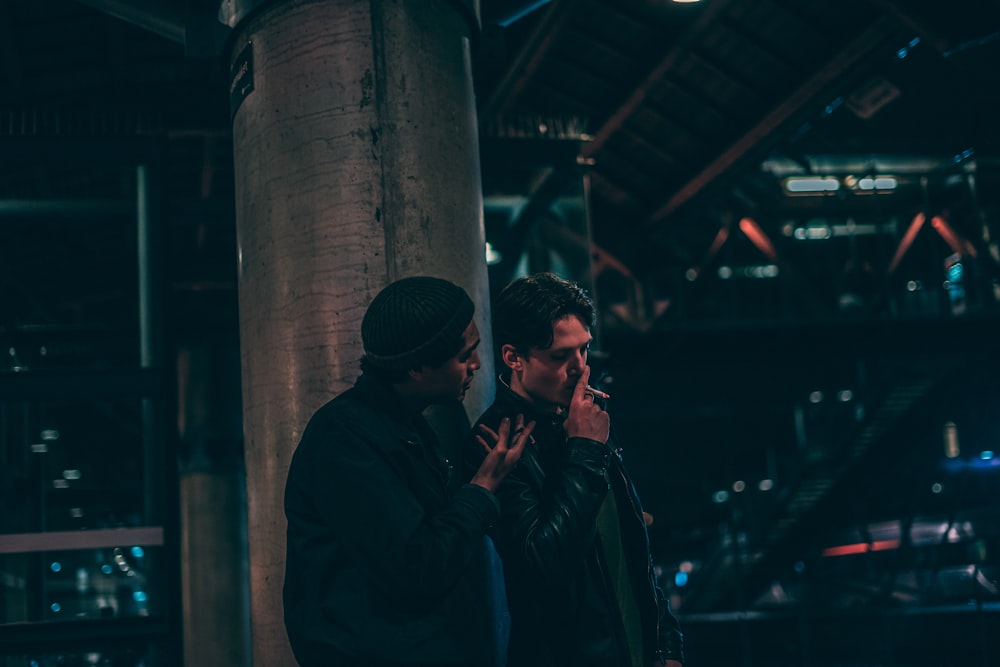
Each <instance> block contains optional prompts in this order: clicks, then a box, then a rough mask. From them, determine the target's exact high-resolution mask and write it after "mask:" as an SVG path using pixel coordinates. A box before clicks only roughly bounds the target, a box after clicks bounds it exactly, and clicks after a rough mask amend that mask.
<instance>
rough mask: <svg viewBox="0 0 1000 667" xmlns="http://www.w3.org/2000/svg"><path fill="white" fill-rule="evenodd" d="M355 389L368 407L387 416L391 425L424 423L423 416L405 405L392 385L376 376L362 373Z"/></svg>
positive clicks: (355, 383) (356, 381) (355, 384)
mask: <svg viewBox="0 0 1000 667" xmlns="http://www.w3.org/2000/svg"><path fill="white" fill-rule="evenodd" d="M354 387H355V389H356V390H357V391H358V393H359V394H360V395H361V399H362V400H363V401H364V402H365V403H366V404H367V405H369V406H371V407H372V409H373V410H375V411H376V412H381V413H383V414H385V415H386V417H387V419H388V421H389V422H391V423H394V424H409V425H411V426H416V425H418V424H420V423H422V422H423V421H424V419H423V415H422V414H420V413H419V412H416V411H415V410H412V409H410V408H408V407H407V406H406V404H405V403H403V399H402V398H401V397H400V395H399V394H398V393H396V390H395V389H393V388H392V385H391V384H389V383H388V382H385V381H384V380H381V379H379V378H377V377H375V376H374V375H369V374H367V373H362V374H361V375H360V376H358V379H357V380H355V382H354Z"/></svg>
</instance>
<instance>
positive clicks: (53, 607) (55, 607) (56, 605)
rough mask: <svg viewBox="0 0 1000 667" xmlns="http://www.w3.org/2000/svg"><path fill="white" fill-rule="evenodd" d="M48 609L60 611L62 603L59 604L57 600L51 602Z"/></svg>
mask: <svg viewBox="0 0 1000 667" xmlns="http://www.w3.org/2000/svg"><path fill="white" fill-rule="evenodd" d="M49 609H51V610H52V611H53V612H55V613H57V614H58V613H59V612H61V611H62V605H61V604H59V603H58V602H53V603H52V604H50V605H49Z"/></svg>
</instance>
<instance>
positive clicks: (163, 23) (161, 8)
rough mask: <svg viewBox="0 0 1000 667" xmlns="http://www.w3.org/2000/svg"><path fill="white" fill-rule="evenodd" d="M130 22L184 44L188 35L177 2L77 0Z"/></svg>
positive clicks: (182, 13) (183, 15) (183, 16)
mask: <svg viewBox="0 0 1000 667" xmlns="http://www.w3.org/2000/svg"><path fill="white" fill-rule="evenodd" d="M77 2H79V3H80V4H81V5H87V6H88V7H93V8H94V9H97V10H100V11H102V12H104V13H105V14H109V15H111V16H114V17H116V18H119V19H122V20H123V21H126V22H128V23H131V24H133V25H136V26H138V27H140V28H143V29H145V30H148V31H150V32H152V33H155V34H157V35H159V36H160V37H164V38H166V39H168V40H170V41H171V42H177V43H178V44H184V42H185V40H186V37H187V30H186V25H185V23H186V21H185V14H184V11H183V10H179V9H178V7H177V3H171V2H143V3H141V6H137V5H138V4H139V3H136V2H128V0H77Z"/></svg>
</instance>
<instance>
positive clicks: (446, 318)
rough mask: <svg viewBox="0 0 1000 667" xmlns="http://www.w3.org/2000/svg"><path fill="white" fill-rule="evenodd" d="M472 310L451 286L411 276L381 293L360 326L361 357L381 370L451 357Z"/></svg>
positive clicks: (461, 291) (460, 291)
mask: <svg viewBox="0 0 1000 667" xmlns="http://www.w3.org/2000/svg"><path fill="white" fill-rule="evenodd" d="M474 311H475V306H474V305H473V303H472V299H470V298H469V295H468V294H466V292H465V290H464V289H462V288H461V287H459V286H458V285H455V284H454V283H451V282H448V281H447V280H442V279H441V278H432V277H430V276H414V277H410V278H402V279H400V280H397V281H395V282H393V283H390V284H389V285H388V286H386V287H385V288H383V289H382V291H381V292H379V293H378V294H377V295H376V296H375V298H374V299H373V300H372V302H371V305H369V306H368V310H367V311H366V312H365V316H364V319H363V320H362V321H361V341H362V343H363V344H364V348H365V357H366V358H367V360H368V361H369V362H370V363H371V364H372V365H374V366H377V367H379V368H384V369H386V370H406V369H408V368H414V367H417V366H421V365H424V364H435V363H437V362H438V360H440V361H441V362H443V361H445V360H447V358H448V357H449V356H451V355H452V354H455V353H456V352H457V350H456V349H455V341H456V340H457V339H458V338H460V337H461V336H462V333H463V332H464V331H465V329H466V327H468V326H469V322H471V321H472V314H473V312H474Z"/></svg>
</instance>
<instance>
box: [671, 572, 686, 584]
mask: <svg viewBox="0 0 1000 667" xmlns="http://www.w3.org/2000/svg"><path fill="white" fill-rule="evenodd" d="M687 582H688V573H687V572H678V573H677V574H675V575H674V584H675V585H676V586H677V587H678V588H682V587H684V586H687Z"/></svg>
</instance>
